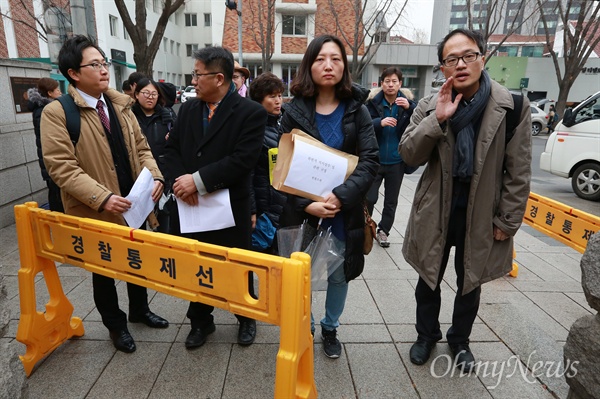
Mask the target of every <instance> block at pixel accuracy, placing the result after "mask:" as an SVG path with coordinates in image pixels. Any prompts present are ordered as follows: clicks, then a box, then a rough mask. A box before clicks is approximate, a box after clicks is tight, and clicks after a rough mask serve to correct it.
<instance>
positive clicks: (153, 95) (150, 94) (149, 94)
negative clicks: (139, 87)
mask: <svg viewBox="0 0 600 399" xmlns="http://www.w3.org/2000/svg"><path fill="white" fill-rule="evenodd" d="M140 94H141V95H143V96H144V97H146V98H156V97H158V93H157V92H149V91H145V90H144V91H140Z"/></svg>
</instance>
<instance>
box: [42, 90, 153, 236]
mask: <svg viewBox="0 0 600 399" xmlns="http://www.w3.org/2000/svg"><path fill="white" fill-rule="evenodd" d="M68 92H69V94H70V95H71V96H72V97H73V99H74V100H75V104H76V105H77V106H78V107H79V111H80V114H81V134H80V136H79V141H78V142H77V145H75V146H74V145H73V143H72V142H71V139H70V137H69V132H68V131H67V128H66V118H65V112H64V110H63V108H62V105H61V104H60V103H59V102H58V101H53V102H52V103H50V104H48V105H47V106H46V107H45V108H44V112H43V113H42V121H41V141H42V151H43V154H44V163H45V165H46V168H47V169H48V173H49V174H50V177H51V178H52V180H54V182H55V183H56V184H57V185H58V186H59V187H60V188H61V197H62V201H63V205H64V208H65V213H66V214H68V215H73V216H79V217H87V218H92V219H98V220H104V221H107V222H112V223H118V224H122V225H124V224H125V219H124V218H123V216H121V215H115V214H112V213H110V212H105V211H103V210H102V205H103V204H104V202H105V201H106V200H107V199H108V197H109V195H111V194H113V193H114V194H117V195H120V190H119V182H118V179H117V173H116V171H115V165H114V162H113V157H112V153H111V151H110V146H109V144H108V140H107V139H106V136H105V133H104V128H103V127H102V124H101V122H100V118H99V117H98V113H97V111H96V110H95V109H94V108H92V107H90V106H89V105H88V104H87V103H86V102H85V100H84V99H83V98H82V97H81V95H80V94H79V92H77V90H75V88H74V87H73V86H72V85H71V86H69V90H68ZM104 96H106V97H108V98H109V99H110V101H111V102H112V104H113V107H114V109H115V113H116V114H117V118H118V119H119V123H120V125H121V130H122V132H123V139H124V142H125V146H126V148H127V153H128V157H129V163H130V165H131V171H132V173H133V178H134V180H135V179H136V178H137V176H138V175H139V174H140V172H141V171H142V169H143V168H144V166H145V167H146V168H148V170H149V171H150V173H152V176H153V177H154V179H159V180H162V179H163V177H162V175H161V173H160V170H159V169H158V166H157V164H156V162H155V160H154V158H153V157H152V152H151V151H150V147H149V145H148V142H147V141H146V137H145V136H144V134H143V133H142V131H141V129H140V126H139V125H138V122H137V119H136V118H135V115H134V114H133V113H132V112H131V105H132V104H133V100H132V99H131V97H129V96H127V95H124V94H121V93H119V92H118V91H116V90H113V89H109V90H108V91H106V92H105V93H104ZM148 220H149V222H150V223H151V225H155V224H156V218H155V217H154V215H153V213H151V214H150V217H149V219H148Z"/></svg>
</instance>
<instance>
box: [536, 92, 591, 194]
mask: <svg viewBox="0 0 600 399" xmlns="http://www.w3.org/2000/svg"><path fill="white" fill-rule="evenodd" d="M540 168H542V170H545V171H547V172H550V173H552V174H555V175H558V176H562V177H565V178H569V177H571V178H572V180H571V186H572V187H573V191H574V192H575V194H577V195H578V196H579V197H581V198H583V199H587V200H592V201H599V200H600V91H599V92H598V93H596V94H594V95H592V96H590V97H588V98H586V99H585V100H584V101H583V102H582V103H581V104H579V105H578V106H577V107H575V108H574V109H571V108H568V109H567V110H566V111H565V116H564V117H563V119H562V120H561V121H560V122H558V124H557V125H556V127H555V129H554V132H553V133H552V134H551V135H550V137H549V138H548V142H547V143H546V149H545V150H544V152H543V153H542V157H541V159H540Z"/></svg>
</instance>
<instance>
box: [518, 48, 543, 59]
mask: <svg viewBox="0 0 600 399" xmlns="http://www.w3.org/2000/svg"><path fill="white" fill-rule="evenodd" d="M543 55H544V47H543V46H523V47H522V48H521V57H542V56H543Z"/></svg>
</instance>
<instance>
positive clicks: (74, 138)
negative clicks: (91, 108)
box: [58, 94, 81, 146]
mask: <svg viewBox="0 0 600 399" xmlns="http://www.w3.org/2000/svg"><path fill="white" fill-rule="evenodd" d="M58 101H59V102H60V104H61V105H62V107H63V109H64V110H65V119H66V120H67V131H68V132H69V137H70V138H71V142H72V143H73V146H75V145H77V142H78V141H79V135H80V133H81V115H80V113H79V107H78V106H77V104H75V101H74V100H73V97H71V96H70V95H69V94H63V95H62V96H60V97H58Z"/></svg>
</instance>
